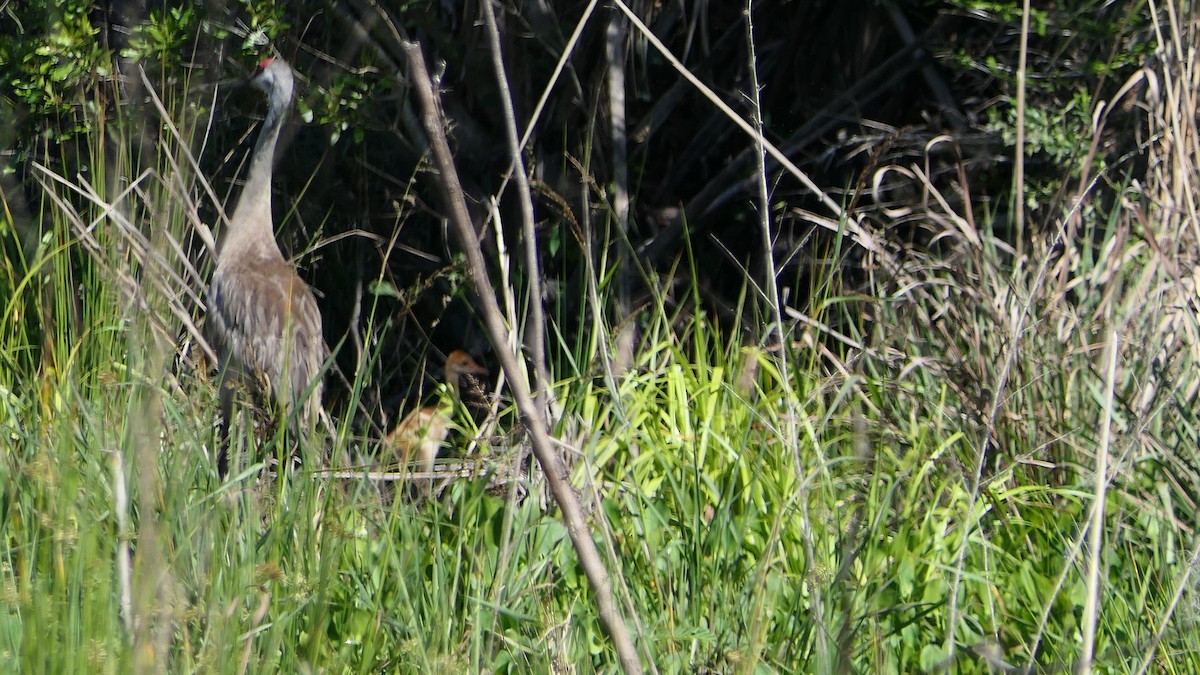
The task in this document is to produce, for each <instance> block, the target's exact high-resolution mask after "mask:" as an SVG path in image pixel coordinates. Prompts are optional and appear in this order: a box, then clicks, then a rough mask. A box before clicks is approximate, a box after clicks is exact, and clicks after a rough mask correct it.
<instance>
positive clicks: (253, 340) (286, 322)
mask: <svg viewBox="0 0 1200 675" xmlns="http://www.w3.org/2000/svg"><path fill="white" fill-rule="evenodd" d="M251 83H252V84H253V85H254V86H255V87H257V88H258V89H260V90H262V91H263V92H264V93H266V95H267V100H268V103H269V105H270V108H269V110H268V112H267V118H266V121H265V122H264V123H263V128H262V131H260V132H259V137H258V142H257V143H256V144H255V147H254V153H253V155H252V157H251V159H250V170H249V173H248V174H247V177H246V183H245V186H244V187H243V188H242V194H241V196H240V197H239V198H238V203H237V207H236V208H235V209H234V211H233V216H232V217H231V218H230V221H229V231H228V232H227V233H226V235H225V239H224V241H223V243H222V245H221V249H220V253H219V254H218V255H217V269H216V271H215V272H214V273H213V278H212V281H211V283H210V285H209V293H208V303H209V305H208V327H209V328H208V334H209V340H210V342H211V343H212V346H213V349H214V351H215V352H216V353H217V355H218V357H219V359H220V364H219V365H220V383H221V412H222V415H223V417H224V425H225V428H226V430H228V427H229V424H230V416H231V415H232V412H233V398H234V392H233V388H232V386H231V380H233V379H235V378H240V379H241V380H242V381H244V382H249V383H253V382H254V380H255V379H258V378H261V379H265V381H266V386H267V388H268V389H269V391H270V393H271V395H272V396H273V397H274V398H275V399H276V400H277V401H278V402H279V404H280V406H281V407H282V409H283V410H285V411H290V410H293V409H294V407H295V406H296V404H297V403H298V402H301V401H303V408H302V409H301V415H300V420H299V421H300V424H301V425H302V427H303V428H304V429H305V430H311V429H312V428H313V425H314V424H315V423H316V420H317V418H318V416H319V413H320V410H321V390H322V386H321V381H320V373H321V367H322V365H323V364H324V362H325V360H326V358H327V356H328V354H329V350H328V347H326V345H325V340H324V337H323V335H322V333H321V311H320V309H319V308H318V307H317V302H316V299H315V298H314V297H313V294H312V290H311V289H310V288H309V287H308V285H307V284H305V283H304V281H303V280H302V279H301V278H300V277H299V276H298V275H297V274H296V270H295V269H294V268H293V267H292V265H291V264H290V263H288V262H287V260H285V259H284V258H283V254H282V253H280V251H279V245H278V244H277V243H276V241H275V231H274V230H275V228H274V220H273V219H272V217H271V175H272V164H273V161H274V155H275V145H276V142H277V141H278V139H279V129H280V127H281V126H282V124H283V119H284V117H285V116H286V115H287V111H288V108H289V107H290V106H291V103H292V71H291V68H290V67H288V65H287V64H286V63H284V62H283V61H282V60H280V59H270V60H268V61H264V62H263V64H262V65H261V66H260V72H258V73H257V74H256V75H255V77H254V78H253V79H252V80H251ZM256 376H258V377H256ZM306 395H307V398H306ZM224 452H225V450H224V449H222V454H221V458H220V461H219V464H220V468H221V470H222V471H224V470H225V466H226V461H227V458H226V457H225V455H224Z"/></svg>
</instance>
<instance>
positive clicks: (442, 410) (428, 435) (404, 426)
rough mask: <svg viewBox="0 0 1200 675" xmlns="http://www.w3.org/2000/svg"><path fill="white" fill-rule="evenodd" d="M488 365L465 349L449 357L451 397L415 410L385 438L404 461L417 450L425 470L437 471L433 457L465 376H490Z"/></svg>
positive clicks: (447, 374) (443, 438) (447, 369)
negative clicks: (481, 362)
mask: <svg viewBox="0 0 1200 675" xmlns="http://www.w3.org/2000/svg"><path fill="white" fill-rule="evenodd" d="M487 372H488V371H487V368H484V367H483V366H481V365H479V364H478V363H476V362H475V359H473V358H471V355H470V354H468V353H466V352H464V351H463V350H461V349H459V350H455V351H453V352H451V353H450V356H448V357H446V370H445V377H446V380H445V381H446V386H447V387H449V389H450V396H449V397H448V398H447V397H442V400H441V401H439V402H438V405H432V406H426V407H424V408H418V409H416V410H413V411H412V412H410V413H408V414H407V415H405V416H404V419H402V420H400V424H397V425H396V428H395V429H393V430H392V433H390V434H388V435H387V437H386V438H384V439H383V442H384V445H385V446H387V447H391V448H395V449H396V450H397V451H398V453H397V454H399V455H400V457H401V459H402V460H404V461H407V460H408V459H409V458H410V457H412V455H413V453H414V451H415V452H416V455H417V458H418V459H419V460H420V466H421V470H422V471H423V472H425V473H431V472H432V471H433V460H435V459H437V454H438V451H439V450H441V449H442V442H443V441H445V440H446V434H447V433H449V431H450V425H451V423H452V421H451V420H452V415H453V413H454V404H455V402H456V401H458V400H459V399H460V397H461V395H462V386H463V384H464V382H463V380H462V378H463V376H464V375H487Z"/></svg>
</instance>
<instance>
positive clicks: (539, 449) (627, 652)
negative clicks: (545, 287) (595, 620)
mask: <svg viewBox="0 0 1200 675" xmlns="http://www.w3.org/2000/svg"><path fill="white" fill-rule="evenodd" d="M401 46H402V48H403V49H404V53H405V55H406V56H407V57H408V62H409V66H410V71H411V76H410V80H411V82H412V85H413V91H414V92H415V93H416V95H417V98H418V100H419V101H420V103H421V108H422V112H423V114H422V116H421V118H422V121H423V123H424V126H425V133H426V134H427V135H428V136H429V145H430V149H431V150H432V151H433V158H434V163H435V164H436V165H437V167H438V170H439V172H440V174H441V180H440V181H438V185H439V186H440V187H441V190H442V197H443V199H445V201H446V208H447V209H448V210H449V211H450V214H449V216H450V221H451V223H453V225H454V230H455V231H456V232H457V233H458V238H459V241H460V242H461V243H462V247H463V250H464V252H465V253H466V255H467V264H468V267H469V269H470V272H471V282H472V283H473V284H474V286H475V292H476V294H477V295H478V296H479V302H480V305H481V307H480V309H481V311H482V315H483V321H484V325H485V326H486V328H487V331H488V334H489V336H490V338H491V341H492V345H493V347H494V348H495V349H496V357H497V358H498V359H499V360H500V366H501V368H503V369H504V373H505V375H506V376H507V377H508V380H509V386H510V387H511V388H512V392H513V397H514V398H515V399H516V401H517V408H518V409H519V410H520V411H521V417H522V420H523V421H524V423H525V425H526V427H527V428H528V430H529V435H530V438H531V439H532V441H533V452H534V454H535V455H536V456H537V458H538V462H539V463H540V464H541V465H542V471H544V472H545V474H546V480H547V483H548V484H549V486H550V491H551V493H552V494H553V495H554V499H555V501H556V502H557V503H558V506H559V508H560V509H561V510H562V517H563V521H564V524H565V525H566V527H567V533H568V535H570V537H571V543H573V544H574V545H575V552H576V553H577V554H578V555H579V564H580V566H581V567H582V568H583V571H584V574H586V575H587V579H588V583H589V584H591V587H592V592H593V593H595V594H596V608H597V612H598V614H599V617H600V622H601V623H602V624H603V625H604V627H605V629H606V630H607V631H608V634H609V637H611V638H612V641H613V647H614V648H615V649H616V651H617V656H618V658H619V659H620V660H621V666H622V668H624V670H625V672H627V673H641V672H642V665H641V662H640V661H639V660H638V656H637V651H636V649H635V648H634V646H633V640H632V639H631V638H630V636H629V631H628V630H627V629H626V627H625V620H624V618H623V617H621V615H620V613H619V612H618V610H617V606H616V603H615V602H613V594H612V585H611V583H610V581H609V578H608V572H607V570H605V569H604V563H603V562H602V561H601V560H600V555H599V553H598V552H597V550H596V544H595V542H593V541H592V537H591V531H590V529H589V528H588V526H587V523H586V522H585V521H584V519H583V510H582V509H581V508H580V506H579V500H578V498H576V496H575V492H574V490H572V488H571V483H570V481H569V480H568V475H567V471H566V467H564V466H563V463H562V461H561V460H560V459H559V457H558V455H557V454H556V453H555V452H554V451H553V449H552V447H551V445H552V444H551V441H550V434H549V433H548V432H547V430H546V420H545V417H544V416H543V415H542V414H541V412H540V410H539V408H538V407H537V406H536V405H535V404H534V402H533V397H532V396H531V395H530V393H529V384H528V383H527V382H526V380H525V373H524V371H523V370H522V369H521V367H520V365H519V364H518V363H517V357H516V355H515V354H513V352H512V350H510V349H507V348H505V344H506V342H507V340H506V336H507V329H506V328H505V326H504V319H503V317H502V316H501V314H500V306H499V305H498V304H497V302H496V296H495V293H494V292H493V290H492V287H491V281H490V279H489V278H488V273H487V266H486V265H485V264H484V261H483V251H482V250H481V248H480V246H479V238H478V236H477V235H476V233H475V229H474V228H473V227H472V225H471V216H470V215H469V214H468V212H467V203H466V199H465V198H464V197H463V191H462V185H461V184H460V183H459V180H458V172H457V170H456V169H455V167H454V158H453V157H452V156H451V154H450V144H449V143H448V142H447V140H446V133H445V131H444V129H443V128H442V112H441V107H440V106H439V105H438V102H437V99H436V98H435V97H434V94H433V86H432V84H431V83H430V81H429V71H428V70H427V69H426V67H425V57H424V56H423V55H422V54H421V48H420V46H418V45H417V44H416V43H413V42H408V41H404V42H402V43H401Z"/></svg>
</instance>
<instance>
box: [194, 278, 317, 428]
mask: <svg viewBox="0 0 1200 675" xmlns="http://www.w3.org/2000/svg"><path fill="white" fill-rule="evenodd" d="M209 321H210V322H211V326H212V328H211V329H210V336H211V339H212V340H213V341H214V345H213V346H214V347H215V348H216V350H217V352H218V353H220V354H223V355H226V356H227V358H228V359H229V360H230V361H232V364H231V365H235V366H237V367H238V368H241V369H245V370H250V371H257V372H261V373H262V374H263V375H265V376H266V378H267V382H268V383H269V385H270V386H271V388H272V390H273V393H274V394H275V396H276V398H278V399H279V400H280V402H281V403H284V404H285V405H290V404H291V403H292V402H293V401H295V400H297V399H298V398H300V397H301V396H302V395H303V394H304V392H305V390H306V389H307V388H308V387H309V386H310V385H311V384H312V382H313V379H314V378H315V377H316V376H317V374H318V373H319V372H320V369H321V366H322V365H323V363H324V362H325V359H326V358H327V356H328V354H329V349H328V347H326V345H325V340H324V338H323V336H322V334H321V311H320V310H319V309H318V308H317V302H316V299H315V298H313V294H312V290H311V289H309V287H308V285H307V284H305V283H304V281H303V280H301V279H300V277H299V276H297V275H296V272H295V270H293V269H292V267H291V265H289V264H287V263H286V262H285V261H283V260H282V259H280V260H272V259H269V258H267V259H263V258H254V259H241V260H223V261H222V262H221V264H219V265H218V266H217V271H216V273H215V274H214V275H213V279H212V284H211V286H210V289H209ZM285 378H286V380H287V383H286V385H283V384H282V383H283V382H284V380H285ZM320 394H321V386H320V384H319V383H318V384H317V385H316V386H315V387H314V390H313V395H312V399H315V400H316V401H318V402H319V401H320ZM318 405H319V403H318Z"/></svg>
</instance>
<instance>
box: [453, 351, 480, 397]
mask: <svg viewBox="0 0 1200 675" xmlns="http://www.w3.org/2000/svg"><path fill="white" fill-rule="evenodd" d="M487 374H488V369H487V368H484V367H483V366H481V365H479V364H478V363H475V359H473V358H471V355H470V354H468V353H466V352H464V351H463V350H461V349H457V350H455V351H453V352H450V356H447V357H446V384H448V385H450V388H451V389H454V390H457V389H458V385H459V381H460V380H461V379H462V376H463V375H487Z"/></svg>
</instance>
